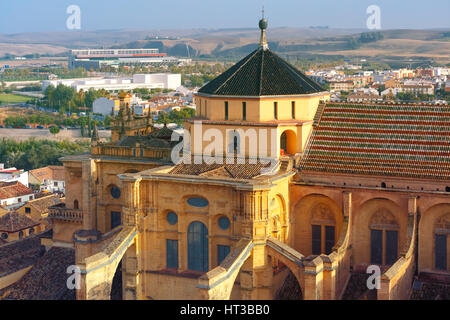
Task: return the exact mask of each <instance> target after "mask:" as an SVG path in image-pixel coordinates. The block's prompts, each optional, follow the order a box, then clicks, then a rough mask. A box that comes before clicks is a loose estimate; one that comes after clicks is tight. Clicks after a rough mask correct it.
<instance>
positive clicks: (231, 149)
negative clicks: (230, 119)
mask: <svg viewBox="0 0 450 320" xmlns="http://www.w3.org/2000/svg"><path fill="white" fill-rule="evenodd" d="M240 140H241V137H240V135H239V132H237V131H234V130H231V131H229V133H228V153H231V154H236V153H240V144H241V141H240Z"/></svg>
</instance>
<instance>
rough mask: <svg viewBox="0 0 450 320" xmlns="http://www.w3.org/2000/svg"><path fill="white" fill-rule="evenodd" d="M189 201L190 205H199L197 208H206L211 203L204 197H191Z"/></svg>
mask: <svg viewBox="0 0 450 320" xmlns="http://www.w3.org/2000/svg"><path fill="white" fill-rule="evenodd" d="M187 203H188V204H189V205H190V206H193V207H197V208H204V207H207V206H208V205H209V202H208V200H206V199H204V198H189V199H188V201H187Z"/></svg>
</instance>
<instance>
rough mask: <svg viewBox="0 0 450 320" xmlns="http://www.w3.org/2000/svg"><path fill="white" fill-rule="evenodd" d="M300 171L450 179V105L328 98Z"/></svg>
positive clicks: (318, 117) (319, 116) (316, 122)
mask: <svg viewBox="0 0 450 320" xmlns="http://www.w3.org/2000/svg"><path fill="white" fill-rule="evenodd" d="M319 112H321V114H319V115H318V116H317V119H316V121H315V125H314V130H313V132H312V135H311V137H310V140H309V143H308V146H307V148H306V151H305V153H304V156H303V159H302V161H301V164H300V169H301V172H303V173H304V172H327V173H343V174H363V175H380V176H396V177H410V178H430V179H444V180H447V179H450V140H449V137H450V106H448V105H446V106H430V105H384V104H352V103H328V104H326V105H325V106H324V108H323V109H320V110H319Z"/></svg>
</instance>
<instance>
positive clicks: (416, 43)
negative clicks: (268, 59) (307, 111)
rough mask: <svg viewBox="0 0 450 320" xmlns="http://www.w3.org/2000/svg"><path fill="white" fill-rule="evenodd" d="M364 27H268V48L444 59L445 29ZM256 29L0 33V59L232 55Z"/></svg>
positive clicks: (448, 48) (245, 48)
mask: <svg viewBox="0 0 450 320" xmlns="http://www.w3.org/2000/svg"><path fill="white" fill-rule="evenodd" d="M366 31H367V30H356V29H328V28H273V29H269V30H268V39H269V41H270V43H269V45H270V47H271V49H272V50H274V51H276V52H278V53H279V54H281V55H283V56H285V57H286V58H289V59H312V58H315V59H324V60H332V59H343V58H346V59H351V58H367V59H370V60H377V61H382V62H389V61H391V62H405V61H406V62H407V61H410V62H412V63H415V62H433V61H434V62H438V63H443V64H447V63H449V53H450V32H449V31H448V30H384V31H381V32H380V33H379V34H381V37H380V38H377V39H374V40H373V41H360V40H361V34H362V33H366ZM258 38H259V30H258V29H256V28H254V29H251V28H247V29H215V30H211V29H189V30H111V31H88V32H55V33H23V34H13V35H5V34H0V57H2V56H4V55H5V54H14V55H25V54H31V53H40V54H53V55H55V54H58V53H62V52H67V51H68V50H69V49H71V48H87V47H91V48H92V47H96V48H110V47H111V48H158V49H160V51H161V52H164V53H167V54H169V55H174V56H180V57H188V56H189V57H191V58H200V59H207V58H210V59H232V60H235V59H238V58H240V57H242V56H244V55H246V54H248V53H249V52H250V51H252V50H253V49H255V48H256V46H257V42H258Z"/></svg>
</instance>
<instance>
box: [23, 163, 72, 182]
mask: <svg viewBox="0 0 450 320" xmlns="http://www.w3.org/2000/svg"><path fill="white" fill-rule="evenodd" d="M30 173H31V174H32V175H33V176H35V177H36V178H37V179H39V180H40V181H41V183H42V182H43V181H44V179H46V180H49V179H50V180H54V181H55V180H56V181H64V180H65V173H64V167H63V166H48V167H44V168H39V169H35V170H30Z"/></svg>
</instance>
